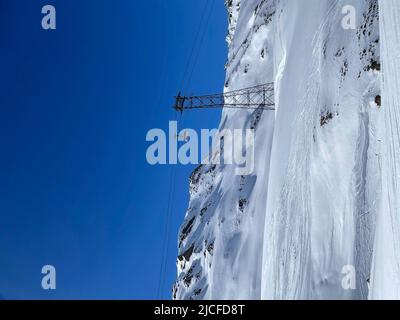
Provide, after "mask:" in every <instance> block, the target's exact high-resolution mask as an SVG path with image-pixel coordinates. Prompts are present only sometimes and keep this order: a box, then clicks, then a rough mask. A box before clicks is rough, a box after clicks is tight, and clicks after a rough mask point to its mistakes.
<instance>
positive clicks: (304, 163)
mask: <svg viewBox="0 0 400 320" xmlns="http://www.w3.org/2000/svg"><path fill="white" fill-rule="evenodd" d="M396 1H397V0H381V3H380V4H381V11H380V14H379V12H378V0H352V1H350V2H351V5H353V6H354V7H355V8H356V12H357V17H358V18H357V29H356V30H345V29H343V28H342V26H341V21H342V18H343V14H342V8H343V6H345V5H349V1H347V0H301V1H298V0H246V1H240V0H227V1H226V3H227V5H228V12H229V13H230V19H229V22H230V24H229V30H228V37H227V39H228V45H229V56H228V62H227V65H226V66H227V74H226V87H225V90H227V91H231V90H235V89H241V88H245V87H250V86H254V85H258V84H263V83H267V82H272V81H273V82H274V83H275V104H276V106H275V107H276V111H275V112H273V111H264V112H262V111H261V110H257V111H254V110H248V111H247V110H232V109H226V110H224V111H223V114H222V119H221V124H220V128H221V129H238V128H255V130H256V135H255V139H256V140H255V171H254V174H253V175H251V176H236V175H235V173H234V172H235V171H234V170H235V167H234V166H233V165H219V166H212V165H209V166H201V167H199V168H198V169H197V170H196V171H195V172H194V174H193V175H192V177H191V184H190V193H191V199H190V203H189V208H188V211H187V214H186V217H185V222H184V224H183V225H182V228H181V232H180V237H179V244H178V245H179V253H180V257H179V259H178V279H177V281H176V284H175V286H174V298H175V299H366V298H368V296H369V297H370V298H378V299H379V298H384V297H390V298H400V296H399V294H400V292H399V288H400V272H399V271H400V269H399V266H400V263H399V262H400V260H399V255H400V251H399V246H400V243H399V242H398V241H397V240H396V239H399V233H400V216H399V212H398V209H397V208H399V205H400V203H398V201H399V199H400V194H399V190H398V188H397V185H399V184H400V180H399V179H400V176H399V174H398V171H397V168H398V167H399V160H400V140H399V136H398V134H400V133H399V132H398V128H399V127H398V121H399V120H400V114H399V110H398V107H397V106H398V103H397V102H398V98H397V92H399V90H398V89H399V85H400V82H399V79H398V77H397V75H398V73H399V71H400V69H399V67H400V50H399V49H400V48H399V46H400V41H399V40H400V39H399V37H400V36H399V34H400V33H399V31H400V28H399V25H398V21H399V19H400V16H399V14H400V5H399V4H397V2H396ZM382 3H383V4H382ZM379 17H380V20H381V21H380V26H379ZM380 33H381V36H380ZM382 35H383V37H382ZM380 37H381V38H382V43H381V41H380ZM381 46H382V50H383V57H382V59H383V61H384V81H383V83H384V85H383V88H382V90H383V92H382V95H383V105H382V107H381V106H379V105H378V104H379V103H378V104H377V103H376V102H378V101H379V100H378V96H379V95H381V82H382V81H381V71H380V60H381V57H380V47H381ZM381 149H382V151H381ZM381 200H382V201H381ZM375 229H376V233H375ZM346 266H354V268H355V270H356V275H355V276H356V284H357V286H356V289H355V290H345V289H344V288H343V286H342V280H343V278H344V276H345V275H344V274H343V273H342V271H343V270H345V269H346V268H345V267H346ZM371 270H372V274H371ZM371 277H372V279H371ZM369 287H370V288H371V290H369Z"/></svg>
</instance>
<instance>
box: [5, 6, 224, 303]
mask: <svg viewBox="0 0 400 320" xmlns="http://www.w3.org/2000/svg"><path fill="white" fill-rule="evenodd" d="M213 1H215V6H214V11H213V14H212V16H211V20H210V24H209V28H208V29H207V31H206V33H205V39H204V44H203V50H202V51H201V52H200V56H199V60H198V65H197V68H196V70H195V72H194V76H193V82H192V84H193V85H192V88H193V92H196V93H208V92H210V93H214V92H220V91H222V88H223V83H224V68H223V66H224V63H225V61H226V44H225V41H224V40H225V35H226V29H227V28H226V24H227V23H226V12H225V8H224V5H223V1H222V0H213ZM205 3H206V0H169V1H166V0H153V1H147V0H146V1H145V0H142V1H139V0H117V1H115V0H43V1H41V0H29V1H27V0H0V15H1V17H0V66H1V73H0V85H1V86H0V88H1V89H0V110H1V116H0V145H1V157H0V168H1V169H0V182H1V183H0V188H1V190H0V217H1V221H0V297H1V296H2V297H4V298H6V299H30V298H33V299H146V298H150V299H152V298H157V286H158V281H159V273H160V264H161V260H162V259H161V257H162V247H163V243H164V241H165V240H164V239H165V238H164V236H163V231H164V226H165V219H166V207H167V198H168V191H169V175H170V170H171V166H155V167H152V166H150V165H149V164H147V162H146V157H145V155H146V148H147V147H148V146H149V143H147V142H146V141H145V136H146V133H147V131H148V130H149V129H152V128H165V129H166V128H167V127H168V121H169V120H173V119H174V111H173V110H172V109H171V108H170V106H171V105H172V103H173V101H172V99H171V96H173V95H174V94H175V93H176V92H177V91H178V89H179V88H178V87H179V83H180V81H181V78H182V74H183V72H184V67H185V61H186V60H187V59H188V57H189V54H190V50H191V47H192V45H193V42H194V37H195V34H196V32H197V27H198V24H199V22H200V19H201V13H202V10H203V7H204V5H205ZM45 4H53V5H54V6H55V7H56V9H57V30H55V31H44V30H42V29H41V18H42V15H41V8H42V6H43V5H45ZM219 116H220V112H219V111H194V113H191V114H186V115H184V124H185V126H189V127H192V128H197V129H199V128H213V127H217V126H218V123H219ZM193 169H194V168H193V167H183V166H179V167H178V168H177V177H176V180H175V182H176V196H175V199H174V204H175V206H174V210H173V221H172V225H171V232H170V237H169V241H168V260H167V279H166V282H165V286H164V290H163V298H170V297H171V285H172V282H173V280H174V278H175V274H176V271H175V260H176V254H177V250H176V243H177V240H176V239H177V232H178V228H179V225H180V224H181V223H182V221H183V217H184V213H185V210H186V207H187V204H188V176H189V174H190V172H191V170H193ZM46 264H51V265H54V266H55V267H56V269H57V290H55V291H44V290H42V289H41V285H40V284H41V278H42V275H41V268H42V266H43V265H46Z"/></svg>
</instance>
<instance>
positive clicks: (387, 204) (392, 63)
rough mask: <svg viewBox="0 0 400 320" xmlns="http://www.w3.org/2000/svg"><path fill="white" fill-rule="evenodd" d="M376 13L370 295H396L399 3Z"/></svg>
mask: <svg viewBox="0 0 400 320" xmlns="http://www.w3.org/2000/svg"><path fill="white" fill-rule="evenodd" d="M380 17H381V19H380V20H381V28H380V33H381V35H382V65H383V75H384V76H383V85H382V98H383V100H382V101H383V113H384V117H383V123H382V127H383V132H384V133H383V140H384V142H385V143H384V148H383V170H382V185H383V188H382V202H381V207H380V211H379V215H378V219H377V225H376V239H375V249H374V263H373V275H372V285H371V294H370V297H371V298H372V299H400V243H399V239H400V189H399V188H400V174H399V170H400V131H399V128H400V110H399V106H400V103H399V102H400V99H399V93H400V33H399V32H400V3H399V2H398V1H396V0H381V1H380Z"/></svg>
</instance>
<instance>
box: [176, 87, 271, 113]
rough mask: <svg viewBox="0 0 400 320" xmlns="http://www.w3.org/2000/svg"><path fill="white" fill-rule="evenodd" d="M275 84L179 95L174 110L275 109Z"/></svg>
mask: <svg viewBox="0 0 400 320" xmlns="http://www.w3.org/2000/svg"><path fill="white" fill-rule="evenodd" d="M274 106H275V102H274V84H273V83H267V84H263V85H259V86H255V87H250V88H245V89H240V90H235V91H230V92H225V93H220V94H212V95H205V96H192V97H184V96H181V94H180V93H179V94H178V96H176V97H175V105H174V107H173V108H174V109H175V110H176V111H180V112H183V111H184V110H191V109H204V108H210V109H216V108H234V109H264V110H275V108H274Z"/></svg>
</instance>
